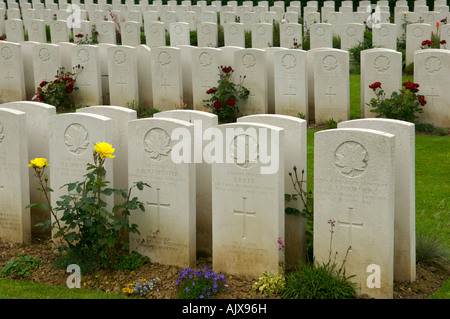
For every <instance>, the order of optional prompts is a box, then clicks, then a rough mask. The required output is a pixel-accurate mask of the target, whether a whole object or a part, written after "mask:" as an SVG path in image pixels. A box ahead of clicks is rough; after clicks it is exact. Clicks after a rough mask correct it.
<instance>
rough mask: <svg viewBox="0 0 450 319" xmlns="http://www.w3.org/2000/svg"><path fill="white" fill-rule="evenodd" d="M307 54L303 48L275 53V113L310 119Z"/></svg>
mask: <svg viewBox="0 0 450 319" xmlns="http://www.w3.org/2000/svg"><path fill="white" fill-rule="evenodd" d="M306 66H307V56H306V51H303V50H284V51H278V52H275V53H274V94H275V113H276V114H284V115H291V116H298V115H299V113H300V114H303V115H304V116H305V119H307V120H308V77H307V70H306Z"/></svg>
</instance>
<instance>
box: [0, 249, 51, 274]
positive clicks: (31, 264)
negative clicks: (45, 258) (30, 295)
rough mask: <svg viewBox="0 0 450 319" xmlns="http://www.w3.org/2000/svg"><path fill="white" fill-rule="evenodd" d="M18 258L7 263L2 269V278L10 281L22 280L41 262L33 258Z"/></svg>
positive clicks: (22, 255) (23, 256)
mask: <svg viewBox="0 0 450 319" xmlns="http://www.w3.org/2000/svg"><path fill="white" fill-rule="evenodd" d="M19 256H20V257H18V258H14V259H12V260H10V261H8V262H7V263H6V264H5V266H4V267H3V269H2V277H9V278H12V279H22V278H25V277H30V275H31V270H33V269H36V268H37V267H38V266H39V264H40V263H41V262H42V261H41V260H40V259H39V258H37V257H33V256H25V255H24V254H20V255H19Z"/></svg>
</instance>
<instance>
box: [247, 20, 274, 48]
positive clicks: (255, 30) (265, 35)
mask: <svg viewBox="0 0 450 319" xmlns="http://www.w3.org/2000/svg"><path fill="white" fill-rule="evenodd" d="M251 32H252V48H256V49H264V48H268V47H271V46H273V24H272V23H255V24H253V25H252V27H251Z"/></svg>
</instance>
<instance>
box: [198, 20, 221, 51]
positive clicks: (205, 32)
mask: <svg viewBox="0 0 450 319" xmlns="http://www.w3.org/2000/svg"><path fill="white" fill-rule="evenodd" d="M197 46H199V47H213V48H217V46H218V34H217V23H213V22H202V23H199V24H198V25H197Z"/></svg>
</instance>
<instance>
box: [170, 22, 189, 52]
mask: <svg viewBox="0 0 450 319" xmlns="http://www.w3.org/2000/svg"><path fill="white" fill-rule="evenodd" d="M169 28H170V46H172V47H175V46H177V45H190V43H191V40H190V37H189V34H190V31H189V24H188V23H186V22H173V23H170V25H169Z"/></svg>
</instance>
